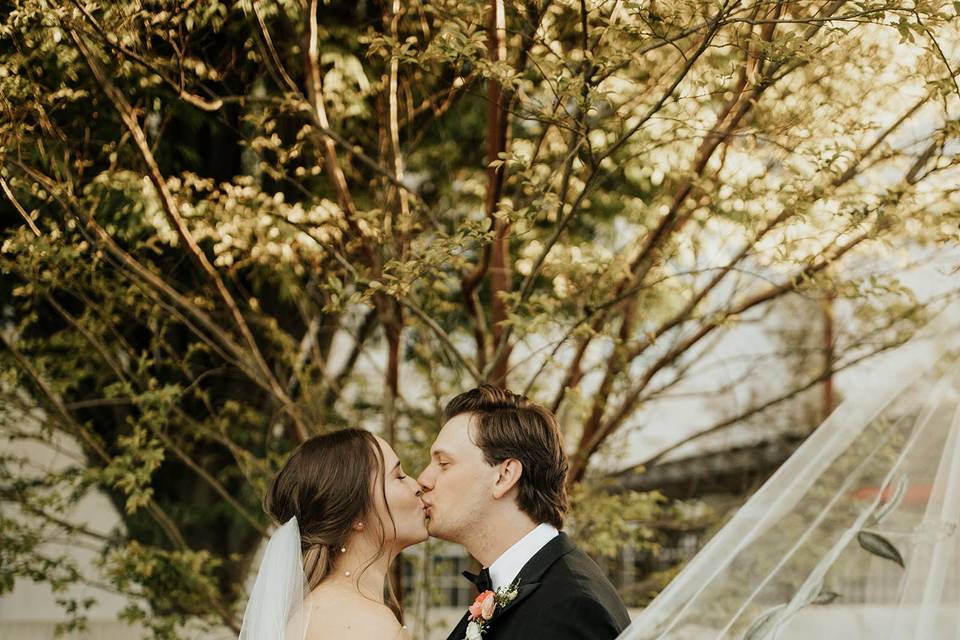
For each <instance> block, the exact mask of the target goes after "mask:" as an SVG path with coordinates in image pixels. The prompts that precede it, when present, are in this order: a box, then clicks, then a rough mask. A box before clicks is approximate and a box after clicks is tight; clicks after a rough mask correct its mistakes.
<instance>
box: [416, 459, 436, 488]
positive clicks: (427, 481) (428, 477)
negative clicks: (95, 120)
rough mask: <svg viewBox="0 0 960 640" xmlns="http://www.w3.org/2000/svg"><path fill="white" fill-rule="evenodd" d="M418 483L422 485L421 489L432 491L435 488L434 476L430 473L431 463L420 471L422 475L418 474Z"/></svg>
mask: <svg viewBox="0 0 960 640" xmlns="http://www.w3.org/2000/svg"><path fill="white" fill-rule="evenodd" d="M417 484H418V485H420V490H421V491H424V492H426V491H430V490H431V489H433V477H432V474H431V473H430V465H427V467H426V468H425V469H424V470H423V471H421V472H420V475H419V476H417Z"/></svg>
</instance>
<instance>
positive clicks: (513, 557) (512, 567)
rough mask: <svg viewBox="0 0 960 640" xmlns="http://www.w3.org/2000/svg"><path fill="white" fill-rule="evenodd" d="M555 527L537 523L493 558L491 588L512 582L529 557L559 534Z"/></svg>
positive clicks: (497, 587) (494, 588) (496, 588)
mask: <svg viewBox="0 0 960 640" xmlns="http://www.w3.org/2000/svg"><path fill="white" fill-rule="evenodd" d="M559 533H560V532H559V531H557V529H556V527H553V526H551V525H549V524H546V523H542V524H539V525H537V526H536V527H535V528H534V530H533V531H531V532H530V533H528V534H527V535H525V536H523V537H522V538H520V539H519V540H517V541H516V542H515V543H514V544H513V546H512V547H510V548H509V549H507V550H506V551H504V552H503V554H502V555H501V556H500V557H499V558H497V559H496V560H494V562H493V564H491V565H490V581H491V582H492V583H493V590H494V591H496V590H498V589H500V588H501V587H506V586H508V585H510V583H511V582H513V579H514V578H516V577H517V574H519V573H520V570H521V569H523V566H524V565H525V564H527V562H529V561H530V558H532V557H533V556H535V555H536V553H537V551H540V549H542V548H543V547H544V545H545V544H547V543H548V542H550V541H551V540H553V539H554V538H555V537H557V535H559Z"/></svg>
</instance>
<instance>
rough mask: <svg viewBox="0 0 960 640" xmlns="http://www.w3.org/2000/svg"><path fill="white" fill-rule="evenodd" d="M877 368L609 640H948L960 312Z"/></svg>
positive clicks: (954, 579)
mask: <svg viewBox="0 0 960 640" xmlns="http://www.w3.org/2000/svg"><path fill="white" fill-rule="evenodd" d="M890 362H893V363H894V364H887V365H886V366H885V368H884V369H883V370H881V371H880V372H879V373H880V376H879V377H878V378H877V379H878V381H877V382H874V383H871V384H870V385H869V386H867V387H866V388H863V389H861V390H860V391H859V392H857V393H856V394H855V395H852V396H851V397H850V398H849V399H848V400H847V401H845V402H844V403H843V404H842V405H841V406H840V407H839V408H838V409H837V410H836V411H835V412H834V413H833V414H832V415H831V416H830V417H829V418H828V419H827V420H826V421H825V422H824V423H823V424H822V425H821V426H820V427H819V428H818V429H817V430H816V431H815V432H814V433H813V435H811V436H810V437H809V438H808V439H807V440H806V442H804V444H803V445H802V446H801V447H800V448H799V449H798V450H797V451H796V453H795V454H794V455H793V456H792V457H791V458H790V459H789V460H788V461H787V462H786V463H785V464H784V465H783V466H782V467H781V468H780V469H779V470H778V471H777V473H776V474H774V475H773V477H771V478H770V480H769V481H768V482H767V483H766V484H765V485H764V486H763V487H762V488H761V489H760V490H759V491H758V492H757V493H756V494H755V495H754V496H753V497H752V498H751V499H750V500H749V501H748V502H747V503H746V504H745V505H744V506H743V508H741V509H740V510H739V511H738V512H737V513H736V515H735V516H734V517H733V518H732V519H731V520H730V521H729V523H728V524H726V526H724V527H723V528H722V529H721V530H720V531H719V532H718V533H717V534H716V535H715V536H714V537H713V539H712V540H710V542H709V543H708V544H707V545H706V546H705V547H704V548H703V550H702V551H701V552H700V553H699V554H698V555H697V556H696V557H694V558H693V560H691V562H690V564H689V565H688V566H687V567H686V568H685V569H684V570H683V571H682V572H681V573H680V574H679V575H678V576H677V577H676V578H675V579H674V580H673V581H672V582H671V583H670V584H669V585H668V586H667V588H666V589H665V590H664V591H663V592H662V593H661V594H660V595H659V596H658V597H657V598H656V599H655V600H654V601H653V602H652V603H651V604H650V606H649V607H647V608H646V609H645V610H644V611H643V612H642V613H641V614H640V615H639V616H638V617H637V618H636V619H635V620H634V622H633V624H632V625H631V626H630V627H629V628H628V629H627V630H626V631H624V633H623V634H622V635H621V636H620V640H667V639H669V640H775V639H778V640H799V639H801V638H816V640H832V639H834V638H836V639H838V640H839V639H840V638H842V639H843V640H867V639H868V638H869V639H870V640H948V639H949V640H960V535H958V525H960V365H958V363H960V306H958V305H957V304H953V305H951V306H950V307H949V308H948V309H947V310H946V311H944V312H943V313H942V314H941V315H940V316H939V317H938V318H937V319H936V320H934V321H933V322H931V323H930V324H929V325H928V326H927V327H926V328H925V329H924V330H923V331H922V332H921V333H920V334H919V335H918V336H917V337H916V338H914V339H913V340H911V341H910V342H908V343H907V344H906V345H904V346H903V347H901V348H900V349H898V350H897V353H896V358H895V359H890Z"/></svg>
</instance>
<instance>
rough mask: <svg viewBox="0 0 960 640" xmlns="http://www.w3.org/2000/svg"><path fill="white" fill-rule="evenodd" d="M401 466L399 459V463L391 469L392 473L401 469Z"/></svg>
mask: <svg viewBox="0 0 960 640" xmlns="http://www.w3.org/2000/svg"><path fill="white" fill-rule="evenodd" d="M399 468H400V461H399V460H397V464H395V465H393V469H390V473H393V472H394V471H396V470H397V469H399Z"/></svg>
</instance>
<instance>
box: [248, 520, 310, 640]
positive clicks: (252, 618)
mask: <svg viewBox="0 0 960 640" xmlns="http://www.w3.org/2000/svg"><path fill="white" fill-rule="evenodd" d="M305 594H306V580H305V579H304V575H303V558H302V557H301V553H300V527H299V526H298V525H297V519H296V518H290V519H289V520H288V521H287V522H286V523H285V524H284V525H283V526H282V527H280V528H279V529H277V530H276V531H274V532H273V535H271V536H270V540H269V542H267V548H266V550H265V551H264V552H263V558H261V560H260V569H259V570H258V571H257V579H256V581H255V582H254V583H253V589H252V590H251V591H250V599H249V600H248V601H247V609H246V611H245V612H244V614H243V624H242V625H241V627H240V640H303V638H304V636H305V635H306V631H307V620H306V617H305V616H304V612H303V598H304V596H305Z"/></svg>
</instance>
